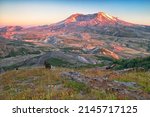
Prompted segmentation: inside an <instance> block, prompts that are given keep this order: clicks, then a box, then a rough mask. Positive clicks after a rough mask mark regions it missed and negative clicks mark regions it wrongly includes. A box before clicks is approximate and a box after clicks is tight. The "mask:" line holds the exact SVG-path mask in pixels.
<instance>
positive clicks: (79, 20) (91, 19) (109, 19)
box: [58, 12, 133, 26]
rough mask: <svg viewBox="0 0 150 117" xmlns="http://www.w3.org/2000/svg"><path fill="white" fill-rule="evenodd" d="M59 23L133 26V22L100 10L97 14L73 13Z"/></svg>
mask: <svg viewBox="0 0 150 117" xmlns="http://www.w3.org/2000/svg"><path fill="white" fill-rule="evenodd" d="M58 24H64V25H70V24H71V25H72V24H75V25H78V26H95V25H100V26H102V25H117V24H120V25H125V26H132V25H133V24H132V23H128V22H125V21H122V20H120V19H118V18H117V17H114V16H111V15H108V14H106V13H104V12H98V13H95V14H87V15H84V14H79V13H77V14H73V15H71V16H70V17H68V18H67V19H65V20H64V21H62V22H59V23H58Z"/></svg>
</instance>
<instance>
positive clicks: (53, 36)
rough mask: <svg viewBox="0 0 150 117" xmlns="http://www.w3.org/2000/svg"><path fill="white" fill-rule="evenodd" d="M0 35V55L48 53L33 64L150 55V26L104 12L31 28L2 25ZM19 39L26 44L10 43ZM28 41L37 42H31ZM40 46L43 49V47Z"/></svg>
mask: <svg viewBox="0 0 150 117" xmlns="http://www.w3.org/2000/svg"><path fill="white" fill-rule="evenodd" d="M0 36H1V37H3V38H5V39H1V40H0V41H1V50H0V56H1V58H7V59H9V58H8V57H11V55H13V57H15V58H16V57H17V56H19V55H20V54H21V55H25V56H27V55H30V54H33V53H34V54H35V53H37V55H38V54H39V56H43V55H44V56H47V57H46V58H45V57H43V58H41V59H40V60H41V61H40V60H38V59H39V58H40V57H39V58H38V59H37V60H36V61H35V62H34V64H35V63H36V62H37V63H39V64H42V63H43V62H44V60H45V59H47V58H49V57H58V58H61V59H65V60H66V59H68V61H69V62H73V63H76V62H77V61H79V62H81V63H82V62H83V63H90V64H98V63H101V60H97V58H96V57H95V56H104V57H109V58H113V59H121V58H136V57H145V56H149V55H150V27H149V26H144V25H137V24H133V23H129V22H126V21H123V20H120V19H119V18H117V17H114V16H110V15H108V14H106V13H104V12H99V13H95V14H88V15H84V14H73V15H71V16H70V17H68V18H67V19H65V20H63V21H60V22H58V23H55V24H51V25H43V26H35V27H29V28H25V27H21V26H6V27H2V28H0ZM18 42H19V43H20V42H21V43H23V42H24V43H25V44H24V43H23V44H21V45H19V46H14V45H15V44H10V43H17V44H18ZM28 42H31V43H33V44H35V45H34V46H31V45H28V44H27V43H28ZM41 47H42V48H44V49H42V50H41ZM22 48H23V49H22ZM20 49H21V50H20ZM22 51H23V52H22ZM47 51H52V53H53V54H50V55H49V54H48V55H47ZM66 51H67V53H66ZM64 52H65V53H64ZM45 54H46V55H45ZM52 55H53V56H52ZM22 57H23V56H22ZM34 57H35V55H34ZM15 58H14V59H15ZM27 58H28V57H27ZM29 58H30V61H34V60H32V59H33V58H32V57H29ZM29 58H28V59H29ZM71 59H72V60H71ZM74 59H75V60H74ZM15 60H16V59H15ZM25 60H26V59H25ZM4 61H5V60H4ZM4 61H3V60H2V61H1V63H2V62H3V64H4V63H9V62H8V61H9V60H8V61H7V60H6V61H7V62H4ZM20 61H22V58H21V60H20ZM28 61H29V60H28Z"/></svg>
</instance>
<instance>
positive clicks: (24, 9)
mask: <svg viewBox="0 0 150 117" xmlns="http://www.w3.org/2000/svg"><path fill="white" fill-rule="evenodd" d="M100 11H102V12H105V13H107V14H109V15H112V16H115V17H118V18H119V19H122V20H125V21H128V22H131V23H135V24H144V25H150V0H0V26H6V25H20V26H33V25H46V24H52V23H56V22H59V21H62V20H64V19H66V18H67V17H69V16H70V15H71V14H74V13H82V14H92V13H97V12H100Z"/></svg>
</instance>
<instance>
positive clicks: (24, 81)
mask: <svg viewBox="0 0 150 117" xmlns="http://www.w3.org/2000/svg"><path fill="white" fill-rule="evenodd" d="M70 71H71V72H78V73H81V74H84V75H86V76H87V77H88V78H95V77H99V78H101V77H102V76H104V75H109V79H110V80H112V81H113V80H115V81H116V80H117V81H120V82H121V81H123V82H136V83H137V84H138V86H139V88H138V89H134V88H133V87H129V89H130V90H132V91H135V90H141V91H142V92H144V93H143V95H144V94H149V93H150V73H149V72H145V71H143V72H134V71H133V72H129V73H124V74H118V75H117V74H115V73H114V72H113V71H102V70H95V69H91V68H90V69H85V68H84V69H80V70H76V69H66V68H55V69H51V70H49V69H45V68H32V69H21V70H12V71H9V72H6V73H3V74H0V84H1V86H0V99H133V98H131V97H130V96H128V95H122V94H119V93H117V92H115V91H111V90H106V89H103V87H100V88H98V89H97V88H94V87H91V86H89V85H88V84H86V83H83V82H77V81H74V80H70V79H67V78H63V77H62V76H61V73H62V72H70Z"/></svg>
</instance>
